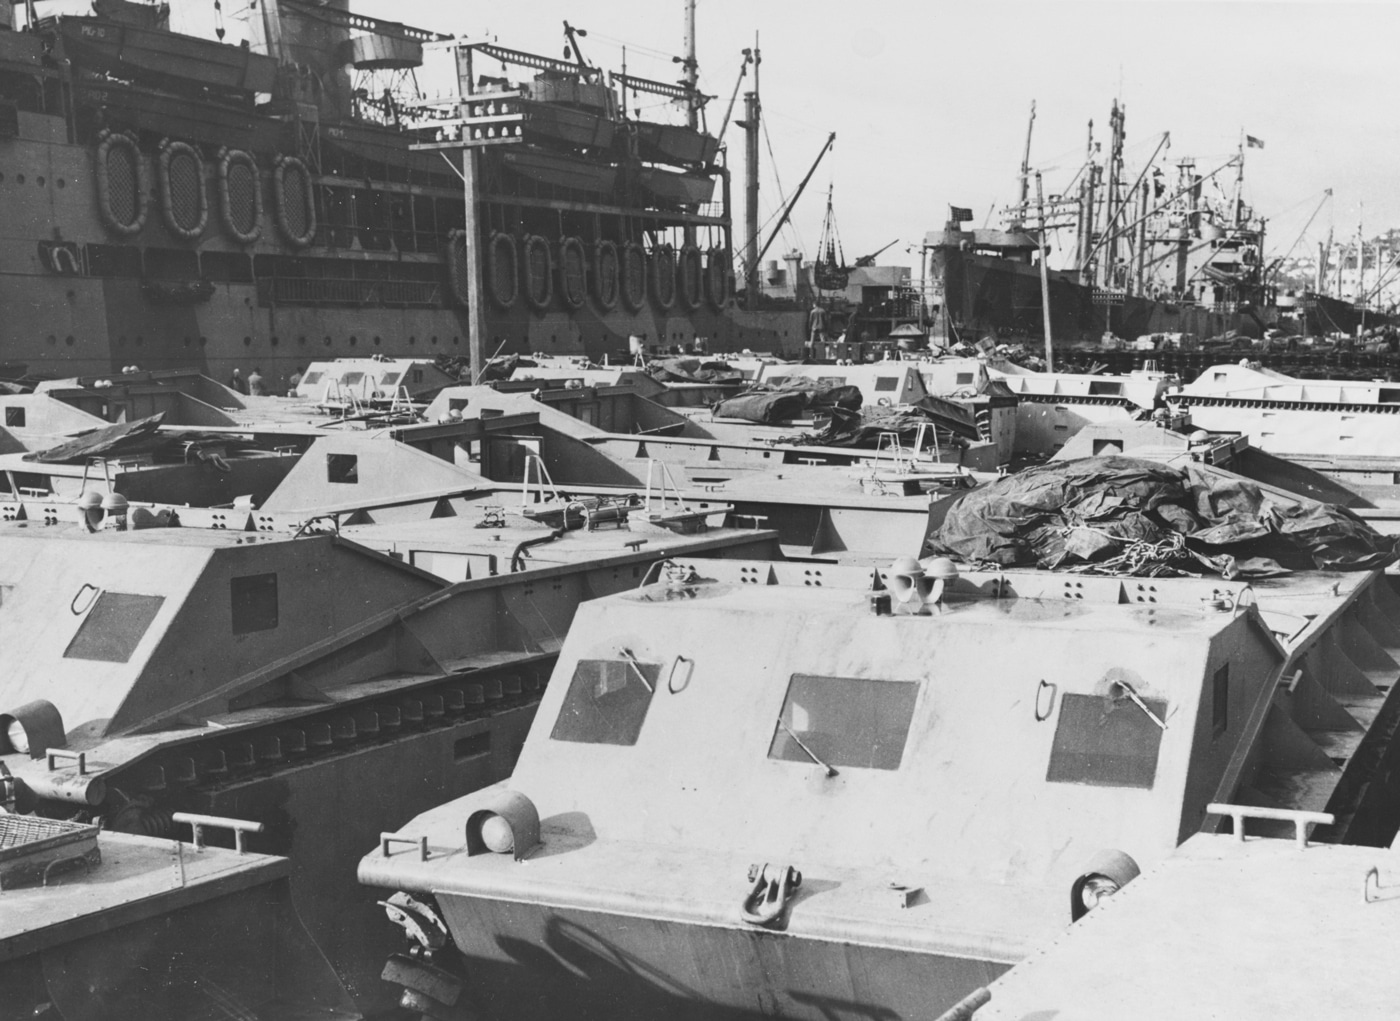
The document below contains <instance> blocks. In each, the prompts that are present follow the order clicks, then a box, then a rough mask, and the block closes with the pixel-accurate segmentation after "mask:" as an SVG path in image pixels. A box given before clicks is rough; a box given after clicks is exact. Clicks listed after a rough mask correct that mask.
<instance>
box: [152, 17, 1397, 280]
mask: <svg viewBox="0 0 1400 1021" xmlns="http://www.w3.org/2000/svg"><path fill="white" fill-rule="evenodd" d="M240 6H241V3H240V0H225V10H226V11H228V12H229V13H230V15H231V16H232V17H235V18H236V16H237V14H238V8H239V7H240ZM352 9H353V10H356V11H359V12H361V13H365V14H370V15H376V16H380V17H386V18H392V19H395V20H400V21H405V22H408V23H411V24H417V25H420V26H421V27H424V28H433V29H437V30H440V31H444V32H452V33H458V34H464V35H467V36H469V37H472V38H482V37H483V36H494V37H496V39H497V40H498V41H499V42H500V43H501V44H502V45H506V46H511V47H514V48H517V49H524V50H531V51H535V52H540V53H546V54H550V55H553V56H562V53H561V50H562V46H563V32H562V23H563V20H564V19H565V18H567V19H568V20H569V21H570V22H571V23H572V24H573V25H575V26H576V27H579V28H583V29H585V30H587V31H588V33H589V35H588V38H587V39H586V40H584V54H585V56H586V57H587V58H588V59H589V60H590V61H591V62H592V63H595V64H600V65H602V66H605V67H608V68H610V69H617V68H618V67H619V66H620V64H621V61H622V47H623V45H626V47H627V63H628V69H629V71H631V72H633V73H635V74H641V75H645V76H649V77H655V78H663V79H666V80H674V78H675V76H676V73H677V70H678V69H677V68H676V66H675V65H674V64H672V63H671V61H670V57H671V56H673V55H677V54H680V53H681V52H682V48H683V19H684V15H683V12H684V3H683V0H571V2H569V0H514V2H504V0H503V2H487V3H471V2H453V3H446V2H442V0H352ZM697 9H698V13H697V19H696V20H697V36H698V56H699V61H700V68H701V87H702V88H703V89H704V91H705V92H707V93H709V94H711V95H715V96H717V97H718V98H716V99H715V100H713V101H712V102H711V103H710V106H709V120H710V125H711V128H712V130H714V129H717V128H718V125H719V122H720V120H721V119H722V118H723V115H724V108H725V106H726V105H727V103H728V100H729V96H730V94H731V92H732V91H733V89H734V84H735V80H736V77H737V72H738V68H739V64H740V51H741V49H742V48H743V47H745V46H751V45H753V39H754V33H755V32H758V33H759V36H760V39H759V43H760V46H761V48H762V53H763V65H762V72H761V74H762V79H761V85H762V96H763V109H764V114H765V116H766V119H767V127H768V134H769V138H770V140H771V144H772V149H773V154H774V156H775V157H776V167H777V174H778V176H779V178H780V179H781V183H782V186H783V188H784V190H785V193H787V194H790V193H791V191H792V190H793V189H794V188H795V187H796V185H797V184H798V182H799V181H800V180H801V178H802V176H803V174H805V173H806V171H807V168H808V167H809V165H810V164H811V162H812V160H813V159H814V157H815V156H816V154H817V152H818V151H819V149H820V148H821V145H822V143H823V141H824V140H825V138H826V135H827V133H828V132H830V131H835V132H836V136H837V137H836V146H835V149H834V150H833V151H832V153H831V154H830V155H828V156H827V157H826V160H825V161H824V162H823V164H822V165H821V167H820V168H819V169H818V170H817V173H816V175H815V176H814V177H813V179H812V183H811V185H810V186H809V189H808V192H807V194H806V195H805V196H804V197H803V199H802V200H801V203H800V204H799V206H798V208H797V212H796V213H795V215H794V221H795V227H796V235H795V237H793V236H791V235H790V236H789V238H788V239H787V243H793V242H796V243H800V244H801V246H802V247H803V248H804V250H805V252H806V254H807V255H808V256H809V257H811V256H812V255H813V254H814V251H815V248H816V246H817V240H818V237H819V235H820V228H821V221H822V216H823V213H824V210H825V192H826V188H827V185H828V184H834V186H835V203H836V216H837V223H838V226H839V228H840V235H841V240H842V242H843V245H844V249H845V253H846V255H847V257H848V259H854V258H855V256H857V255H861V254H865V253H868V252H872V251H874V250H875V249H877V248H879V247H880V246H881V245H884V244H885V243H886V242H888V241H891V240H894V239H896V238H898V239H900V240H901V244H900V245H897V246H895V248H894V249H891V252H890V254H891V255H894V254H895V253H896V252H898V251H899V250H900V249H901V248H903V247H904V245H906V244H917V242H918V240H919V239H920V238H921V237H922V236H923V233H924V231H926V230H929V229H935V228H938V227H941V226H942V223H943V221H944V219H945V217H946V215H947V207H948V205H949V204H950V203H952V204H955V205H959V206H970V207H972V209H973V210H974V214H975V219H976V222H977V224H978V225H981V224H982V223H983V222H984V221H985V220H986V217H987V215H988V212H989V210H990V209H993V208H994V207H996V206H999V205H1003V204H1005V203H1007V202H1009V201H1012V200H1014V199H1015V198H1016V196H1017V187H1018V186H1017V180H1016V177H1017V171H1018V167H1019V164H1020V160H1021V150H1022V147H1023V146H1024V144H1025V135H1026V121H1027V114H1028V111H1029V108H1030V104H1031V101H1032V100H1033V99H1034V100H1035V101H1036V103H1037V118H1036V122H1035V136H1034V140H1033V143H1032V149H1031V162H1032V164H1033V165H1034V166H1039V167H1040V168H1042V170H1043V171H1044V178H1045V187H1046V191H1047V193H1051V192H1055V191H1059V190H1061V189H1062V188H1064V187H1065V186H1066V185H1067V184H1068V182H1069V180H1070V178H1071V177H1072V176H1073V175H1074V173H1075V172H1076V170H1077V169H1078V168H1079V166H1080V164H1081V163H1082V162H1083V158H1084V149H1085V140H1086V132H1087V122H1088V121H1089V120H1090V119H1091V118H1092V119H1093V121H1094V131H1095V135H1096V137H1098V138H1100V139H1103V138H1105V137H1106V135H1107V127H1108V113H1109V108H1110V105H1111V104H1112V102H1113V100H1114V99H1115V98H1118V99H1120V101H1121V102H1123V103H1124V104H1125V106H1126V111H1127V121H1126V130H1127V150H1126V151H1127V156H1128V159H1129V162H1130V163H1133V162H1136V163H1137V165H1139V166H1140V165H1141V163H1142V162H1144V161H1145V160H1146V158H1147V157H1148V156H1149V155H1150V154H1151V152H1152V150H1153V148H1154V147H1155V146H1156V144H1157V142H1158V141H1159V140H1160V138H1161V135H1162V133H1163V132H1170V134H1171V141H1170V149H1169V150H1168V156H1169V157H1171V158H1180V157H1184V156H1195V157H1196V159H1197V161H1198V165H1199V166H1201V167H1202V168H1204V169H1214V168H1215V167H1217V166H1219V165H1220V164H1221V163H1223V162H1224V161H1225V160H1226V159H1228V158H1229V156H1230V155H1231V154H1232V153H1233V152H1234V150H1235V147H1236V145H1237V143H1238V141H1239V137H1240V133H1241V131H1242V130H1243V131H1244V132H1247V133H1248V134H1249V135H1252V136H1255V137H1256V138H1258V139H1261V140H1262V141H1263V142H1264V143H1265V146H1264V148H1263V149H1262V150H1260V149H1249V150H1248V151H1247V160H1248V164H1247V168H1246V198H1247V200H1249V201H1252V202H1253V203H1254V204H1255V206H1256V207H1257V209H1258V211H1259V212H1260V213H1261V214H1263V215H1265V216H1267V217H1269V219H1270V227H1269V242H1268V246H1267V247H1268V248H1269V250H1270V252H1269V254H1270V255H1278V254H1282V252H1283V250H1285V249H1287V248H1288V247H1289V246H1290V245H1291V244H1292V243H1293V241H1294V239H1295V238H1296V237H1297V236H1298V234H1299V232H1300V231H1301V230H1302V228H1303V225H1304V223H1305V221H1306V220H1307V219H1308V217H1309V215H1311V214H1312V212H1313V210H1314V209H1315V208H1317V206H1318V203H1319V202H1320V200H1321V199H1322V196H1323V191H1324V189H1326V188H1329V187H1330V188H1332V189H1333V191H1334V198H1333V199H1332V200H1331V201H1330V202H1328V203H1327V204H1326V205H1325V206H1324V207H1323V208H1322V211H1321V212H1320V213H1319V214H1318V217H1317V220H1316V222H1315V223H1314V225H1313V227H1312V228H1311V230H1309V231H1308V235H1309V239H1310V240H1313V239H1320V238H1325V237H1326V234H1327V228H1328V226H1329V225H1331V226H1335V229H1336V231H1337V234H1338V236H1339V237H1340V236H1343V235H1347V236H1350V235H1354V234H1355V231H1356V227H1357V222H1358V217H1359V216H1360V215H1362V211H1361V206H1362V203H1364V225H1365V228H1366V233H1367V235H1368V236H1370V235H1372V234H1374V233H1377V232H1379V231H1380V230H1382V229H1385V228H1387V227H1389V226H1391V225H1400V188H1397V184H1398V183H1400V131H1398V130H1397V127H1400V123H1398V120H1400V115H1397V114H1396V112H1395V110H1396V99H1397V96H1396V93H1397V91H1400V90H1397V86H1396V78H1397V71H1396V67H1397V60H1396V49H1397V44H1398V43H1400V3H1395V2H1384V3H1359V4H1347V3H1247V2H1229V0H1215V2H1209V3H1200V2H1175V0H1117V2H1094V3H1089V2H1069V0H1048V2H1047V0H1041V2H1033V3H1022V2H997V0H958V2H943V0H917V2H916V0H854V2H853V0H843V2H840V3H836V2H832V0H698V3H697ZM176 10H177V18H176V27H177V28H178V27H180V22H181V19H180V17H179V12H180V5H179V4H178V3H177V5H176ZM188 17H189V15H186V18H188ZM230 27H231V28H233V27H234V26H233V25H232V24H231V25H230ZM748 81H749V82H751V81H752V79H751V78H750V79H749V80H748ZM748 87H750V85H749V84H747V83H746V85H745V88H748ZM642 102H643V104H648V103H650V102H654V97H646V96H643V97H642ZM740 104H742V97H741V99H740ZM646 113H647V115H649V116H657V115H662V113H663V111H661V110H657V109H652V110H649V111H646ZM727 141H728V142H729V143H730V147H731V149H732V151H733V153H734V156H733V158H732V159H731V161H730V165H731V167H732V168H733V169H734V171H735V173H736V175H740V174H741V173H742V163H743V142H742V136H741V135H740V134H739V132H738V131H737V130H736V129H734V128H733V127H731V128H730V133H729V135H728V137H727ZM763 163H764V172H763V184H764V188H765V195H764V199H763V206H764V208H765V216H766V215H767V213H768V211H771V210H773V209H776V208H777V207H778V206H779V204H780V203H779V199H778V196H777V190H776V186H775V184H774V178H773V166H772V165H771V164H770V162H769V157H768V152H767V145H766V143H765V145H764V148H763ZM992 222H993V223H997V222H998V220H997V218H995V217H994V218H993V220H992ZM775 247H776V248H781V247H786V245H785V244H782V243H780V244H779V245H778V246H775ZM1295 254H1297V253H1296V252H1295ZM770 257H771V254H770ZM881 261H882V262H895V261H905V262H912V261H914V260H912V259H909V258H908V257H907V256H906V257H905V258H904V259H903V260H896V259H891V258H882V260H881Z"/></svg>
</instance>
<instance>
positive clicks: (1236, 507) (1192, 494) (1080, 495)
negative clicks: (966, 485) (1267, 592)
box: [923, 457, 1397, 577]
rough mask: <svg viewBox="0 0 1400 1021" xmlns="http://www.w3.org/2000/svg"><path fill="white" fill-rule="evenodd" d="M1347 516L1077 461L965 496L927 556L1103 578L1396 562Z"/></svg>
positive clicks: (1384, 540) (1220, 484) (1217, 484)
mask: <svg viewBox="0 0 1400 1021" xmlns="http://www.w3.org/2000/svg"><path fill="white" fill-rule="evenodd" d="M1396 542H1397V539H1396V537H1393V536H1383V535H1380V534H1379V533H1378V532H1376V531H1375V530H1374V529H1372V528H1371V527H1370V526H1369V525H1367V524H1366V523H1365V522H1363V521H1362V520H1361V519H1360V518H1358V517H1356V516H1355V515H1354V514H1352V513H1351V512H1350V511H1348V510H1346V509H1344V508H1341V507H1336V506H1333V505H1331V504H1324V503H1319V502H1317V501H1314V500H1308V499H1303V498H1292V499H1290V498H1286V497H1283V496H1280V495H1277V494H1274V493H1265V492H1264V491H1263V490H1261V489H1260V488H1259V487H1258V486H1257V485H1255V484H1254V483H1252V482H1250V481H1248V480H1246V479H1243V478H1240V477H1239V476H1236V475H1233V474H1231V473H1229V472H1225V471H1222V470H1220V469H1217V468H1212V467H1209V466H1207V465H1201V464H1191V465H1189V466H1187V467H1185V468H1177V467H1173V466H1170V465H1164V464H1159V463H1157V462H1155V461H1145V460H1141V459H1138V458H1133V457H1086V458H1080V459H1078V460H1073V461H1058V462H1051V463H1050V464H1046V465H1041V466H1040V467H1036V468H1030V469H1027V470H1026V471H1023V472H1020V473H1019V474H1017V475H1012V476H1008V477H1007V478H1004V479H999V480H997V481H996V482H994V483H992V484H990V485H988V486H985V487H983V488H981V489H978V490H974V491H973V492H971V493H968V494H967V495H966V496H964V497H962V499H960V500H959V501H958V502H957V503H956V504H955V505H954V506H953V507H952V508H951V509H949V510H948V512H947V514H946V516H945V517H944V518H943V522H942V524H941V525H940V526H938V527H937V528H935V529H931V530H930V532H929V534H928V536H927V538H926V539H925V543H924V551H923V552H924V554H925V555H927V556H950V557H953V558H955V559H958V560H962V561H965V562H969V563H979V564H996V565H1001V566H1005V567H1011V566H1039V567H1045V568H1061V569H1071V570H1076V569H1077V570H1084V571H1092V572H1094V573H1108V574H1134V575H1160V574H1183V573H1202V572H1215V573H1219V574H1223V575H1225V576H1226V577H1236V576H1240V577H1250V576H1255V577H1258V576H1265V575H1268V574H1277V573H1280V572H1282V571H1286V570H1308V569H1323V570H1365V569H1371V568H1376V567H1383V566H1385V565H1386V564H1389V563H1392V562H1393V561H1395V560H1396V559H1397V551H1396Z"/></svg>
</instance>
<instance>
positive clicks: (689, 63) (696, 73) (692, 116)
mask: <svg viewBox="0 0 1400 1021" xmlns="http://www.w3.org/2000/svg"><path fill="white" fill-rule="evenodd" d="M681 66H682V67H684V68H685V82H684V84H685V91H686V109H685V122H686V124H687V125H688V126H689V127H690V130H691V131H695V130H697V129H698V128H699V127H700V105H699V104H698V103H697V102H696V101H695V99H696V93H697V92H698V91H699V87H700V65H699V63H697V62H696V59H695V0H685V57H684V59H682V60H681Z"/></svg>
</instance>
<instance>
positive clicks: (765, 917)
mask: <svg viewBox="0 0 1400 1021" xmlns="http://www.w3.org/2000/svg"><path fill="white" fill-rule="evenodd" d="M749 882H750V884H752V885H751V886H750V887H749V892H748V894H747V895H746V896H745V897H744V901H743V903H742V904H741V905H740V906H739V917H740V918H741V919H743V920H744V921H745V922H748V923H749V924H750V925H760V926H763V927H764V928H773V927H775V926H776V925H777V924H778V923H779V922H780V921H781V919H782V915H783V912H784V911H785V910H786V909H787V905H788V901H789V900H791V899H792V895H793V893H794V892H795V891H796V890H797V888H798V887H799V886H801V885H802V873H801V872H798V871H797V870H796V869H795V868H793V867H792V866H791V865H769V864H766V863H765V864H764V865H761V866H760V865H750V866H749Z"/></svg>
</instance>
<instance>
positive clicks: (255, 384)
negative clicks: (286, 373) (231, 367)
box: [248, 367, 267, 397]
mask: <svg viewBox="0 0 1400 1021" xmlns="http://www.w3.org/2000/svg"><path fill="white" fill-rule="evenodd" d="M265 393H267V390H266V389H264V387H263V375H262V369H260V368H256V367H255V368H254V369H253V373H252V375H250V376H249V377H248V394H249V395H250V396H252V397H261V396H263V394H265Z"/></svg>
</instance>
